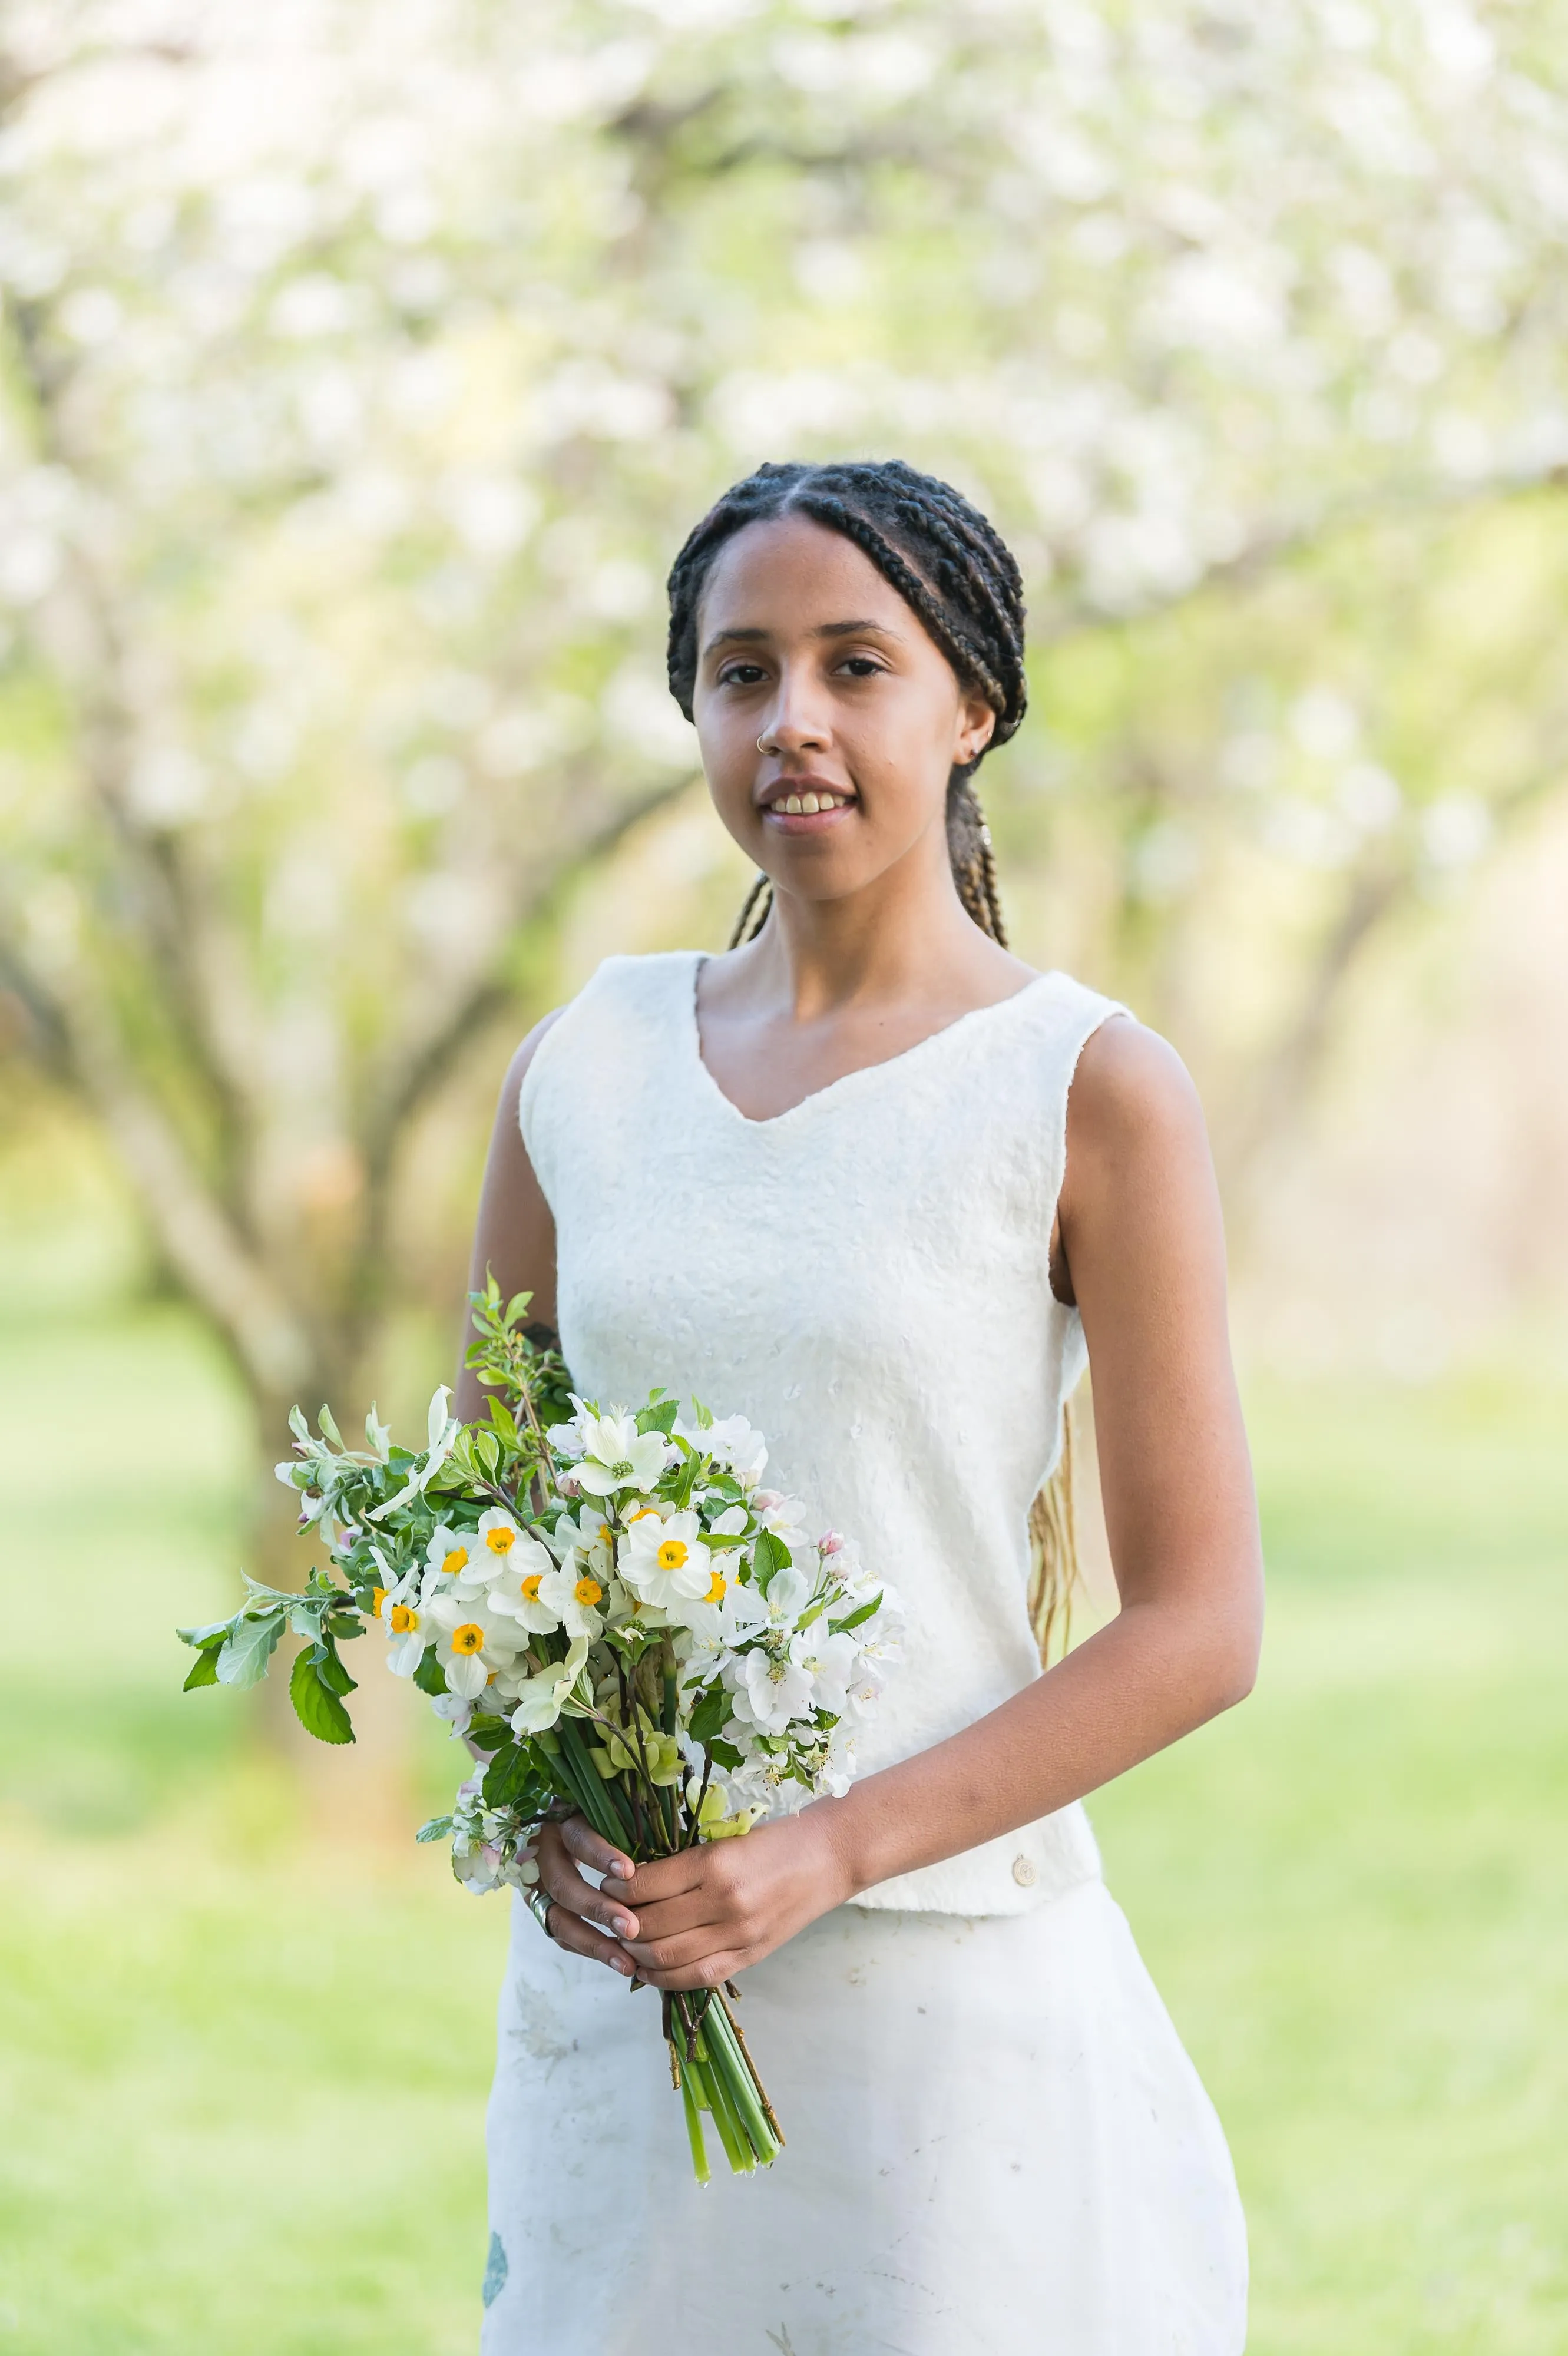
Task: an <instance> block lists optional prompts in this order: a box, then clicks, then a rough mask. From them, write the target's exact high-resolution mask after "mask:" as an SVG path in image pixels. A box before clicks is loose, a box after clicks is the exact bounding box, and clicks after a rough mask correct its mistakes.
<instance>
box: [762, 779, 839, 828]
mask: <svg viewBox="0 0 1568 2356" xmlns="http://www.w3.org/2000/svg"><path fill="white" fill-rule="evenodd" d="M854 798H855V797H854V794H852V793H847V792H843V791H842V790H841V789H840V788H839V787H836V786H827V785H820V784H819V785H811V786H808V785H807V784H806V783H805V782H804V780H803V779H801V778H799V777H780V778H779V781H778V783H777V784H776V785H773V786H771V787H769V788H768V798H767V799H766V800H765V801H764V802H763V804H762V814H763V816H764V818H826V817H830V816H831V815H832V812H833V811H835V810H842V809H848V808H849V806H850V804H851V803H852V802H853V801H854Z"/></svg>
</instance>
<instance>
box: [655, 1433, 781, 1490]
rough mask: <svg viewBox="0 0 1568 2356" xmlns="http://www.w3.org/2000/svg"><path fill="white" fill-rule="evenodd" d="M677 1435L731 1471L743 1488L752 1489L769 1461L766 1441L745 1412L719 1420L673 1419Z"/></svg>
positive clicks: (699, 1453) (701, 1454) (725, 1469)
mask: <svg viewBox="0 0 1568 2356" xmlns="http://www.w3.org/2000/svg"><path fill="white" fill-rule="evenodd" d="M675 1431H676V1434H677V1436H678V1437H679V1438H680V1439H682V1440H685V1441H687V1442H688V1444H689V1445H690V1446H691V1447H693V1448H694V1449H695V1450H696V1451H697V1453H698V1455H699V1456H711V1457H712V1459H713V1461H714V1463H715V1464H717V1465H720V1466H721V1467H722V1468H723V1469H724V1471H725V1472H733V1473H734V1475H735V1477H736V1480H737V1481H738V1482H739V1483H740V1484H741V1486H742V1487H743V1488H745V1489H755V1488H756V1486H757V1483H758V1482H759V1481H760V1480H761V1478H762V1469H763V1466H764V1465H765V1464H766V1463H767V1462H768V1442H767V1441H766V1440H764V1438H763V1436H762V1434H761V1432H760V1431H758V1430H756V1428H755V1427H754V1426H753V1425H751V1424H749V1423H747V1421H746V1418H745V1416H744V1415H729V1416H725V1419H724V1420H723V1421H722V1422H714V1423H696V1422H692V1423H688V1422H687V1421H686V1420H685V1419H684V1418H683V1417H682V1416H677V1417H676V1419H675Z"/></svg>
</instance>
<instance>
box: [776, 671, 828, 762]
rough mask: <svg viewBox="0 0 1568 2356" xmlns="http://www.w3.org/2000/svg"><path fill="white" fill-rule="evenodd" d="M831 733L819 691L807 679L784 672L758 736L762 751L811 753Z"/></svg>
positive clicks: (816, 749) (818, 748) (819, 746)
mask: <svg viewBox="0 0 1568 2356" xmlns="http://www.w3.org/2000/svg"><path fill="white" fill-rule="evenodd" d="M831 739H832V723H831V721H830V720H829V718H828V714H827V712H826V710H825V709H824V706H823V702H822V695H821V691H820V690H817V691H813V688H812V683H811V680H806V679H800V678H799V677H791V675H790V674H789V672H786V673H785V675H784V677H783V678H782V679H781V680H779V691H778V693H777V695H776V696H775V697H774V699H773V708H772V710H771V712H769V713H768V719H767V723H766V725H765V726H764V728H763V730H762V733H761V734H760V736H759V737H758V739H757V742H758V743H759V744H760V745H761V746H762V749H763V750H764V752H769V753H808V752H814V751H818V750H820V749H821V748H822V746H823V745H825V744H828V743H829V742H830V741H831Z"/></svg>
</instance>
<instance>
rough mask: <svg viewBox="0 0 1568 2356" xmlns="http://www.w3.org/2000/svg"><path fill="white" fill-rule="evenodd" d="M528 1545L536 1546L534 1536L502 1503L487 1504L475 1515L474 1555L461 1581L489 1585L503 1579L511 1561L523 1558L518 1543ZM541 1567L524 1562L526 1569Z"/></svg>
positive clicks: (510, 1566)
mask: <svg viewBox="0 0 1568 2356" xmlns="http://www.w3.org/2000/svg"><path fill="white" fill-rule="evenodd" d="M520 1547H521V1548H524V1549H526V1548H527V1547H535V1548H537V1547H538V1540H537V1539H536V1538H531V1537H529V1536H528V1534H527V1532H526V1531H525V1530H522V1529H520V1528H519V1526H518V1525H517V1523H516V1522H515V1521H514V1520H513V1518H512V1516H511V1515H510V1514H509V1513H508V1512H507V1511H506V1510H505V1508H504V1507H503V1506H500V1505H490V1506H489V1507H487V1509H486V1511H485V1512H484V1513H482V1514H481V1515H479V1526H478V1529H477V1530H476V1531H475V1532H474V1538H473V1551H474V1559H473V1563H472V1565H471V1567H470V1569H467V1570H466V1571H465V1572H464V1574H463V1577H464V1580H465V1582H467V1581H468V1580H473V1581H475V1582H476V1583H477V1582H478V1581H481V1580H482V1581H483V1582H484V1584H485V1585H486V1586H489V1583H490V1581H491V1580H502V1579H505V1578H506V1577H507V1576H508V1574H509V1572H510V1570H511V1569H512V1567H513V1563H514V1561H516V1562H520V1563H521V1561H522V1559H523V1556H522V1554H521V1553H519V1552H518V1549H519V1548H520ZM545 1567H546V1566H545V1565H542V1564H538V1563H534V1562H530V1563H529V1564H528V1569H530V1570H537V1569H543V1568H545Z"/></svg>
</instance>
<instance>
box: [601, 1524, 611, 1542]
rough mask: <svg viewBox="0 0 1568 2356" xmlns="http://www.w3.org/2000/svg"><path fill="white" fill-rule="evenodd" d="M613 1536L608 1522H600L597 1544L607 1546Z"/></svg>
mask: <svg viewBox="0 0 1568 2356" xmlns="http://www.w3.org/2000/svg"><path fill="white" fill-rule="evenodd" d="M613 1537H614V1533H613V1531H612V1530H611V1528H610V1526H609V1524H608V1522H601V1523H600V1524H599V1544H600V1545H601V1546H608V1545H609V1544H610V1543H611V1541H612V1539H613Z"/></svg>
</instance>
